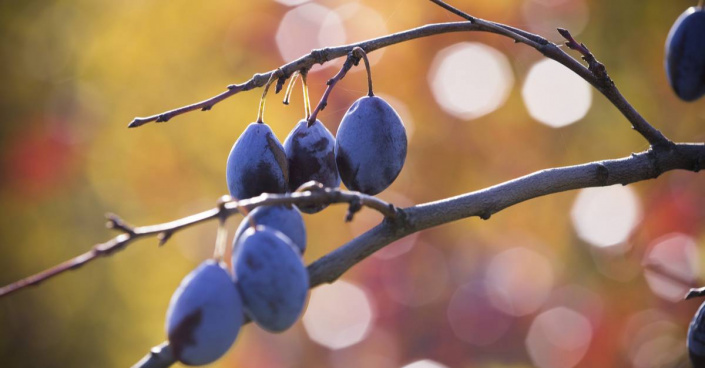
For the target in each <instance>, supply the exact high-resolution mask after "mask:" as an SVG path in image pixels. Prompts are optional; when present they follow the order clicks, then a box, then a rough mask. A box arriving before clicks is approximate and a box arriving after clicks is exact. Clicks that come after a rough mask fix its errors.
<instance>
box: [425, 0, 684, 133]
mask: <svg viewBox="0 0 705 368" xmlns="http://www.w3.org/2000/svg"><path fill="white" fill-rule="evenodd" d="M430 1H431V2H433V3H435V4H437V5H439V6H440V7H442V8H444V9H446V10H448V11H450V12H451V13H453V14H456V15H458V16H460V17H462V18H465V19H467V20H469V21H470V22H471V23H472V24H477V25H478V26H480V27H481V29H480V30H483V31H488V32H494V33H498V34H501V35H504V36H507V37H509V38H512V39H514V41H516V42H522V43H525V44H527V45H529V46H531V47H533V48H535V49H536V50H538V51H539V52H541V53H542V54H544V56H546V57H548V58H550V59H553V60H555V61H557V62H559V63H561V64H563V65H564V66H565V67H567V68H568V69H570V70H572V71H573V72H575V73H576V74H578V75H579V76H580V77H582V78H583V79H585V80H586V81H587V82H588V83H590V84H591V85H592V86H593V87H595V88H596V89H597V90H598V91H600V93H602V94H603V95H604V96H605V97H607V99H608V100H610V102H611V103H612V104H613V105H614V106H615V107H617V109H618V110H619V111H620V112H621V113H622V115H624V117H626V118H627V120H629V122H630V123H631V124H632V127H633V128H634V130H636V131H637V132H638V133H639V134H641V135H642V136H643V137H644V138H645V139H646V140H647V141H648V142H649V144H650V145H652V146H666V147H668V146H671V145H672V144H673V143H672V142H671V141H670V140H669V139H668V138H666V137H665V136H664V135H663V134H662V133H661V132H660V131H659V130H657V129H656V128H654V127H653V126H652V125H651V124H649V122H647V121H646V119H644V117H643V116H641V114H639V112H637V111H636V109H634V107H632V105H631V104H629V102H628V101H627V100H626V99H625V98H624V96H622V93H621V92H619V90H618V89H617V86H616V85H615V84H614V82H613V81H612V80H611V79H610V78H609V76H608V75H607V70H606V68H605V66H604V65H603V64H602V63H600V62H598V61H597V59H595V57H594V56H593V55H592V53H591V52H590V50H588V48H587V47H585V45H584V44H582V43H578V42H577V41H575V39H573V37H572V36H571V35H570V32H568V31H567V30H565V29H563V28H559V29H558V32H559V33H560V34H561V35H562V36H563V37H564V38H565V39H566V40H568V42H566V46H568V47H569V48H570V49H573V50H576V51H578V52H580V53H581V55H582V57H583V60H585V61H586V62H587V63H588V67H587V68H585V67H584V66H583V65H582V64H580V63H578V62H577V61H576V60H575V59H573V58H572V57H571V56H570V55H568V54H566V53H565V52H563V50H561V49H560V48H558V47H557V46H556V45H555V44H554V43H551V42H548V41H546V40H545V39H542V38H541V37H538V36H536V35H532V34H530V33H529V32H526V31H523V30H520V29H518V28H514V27H509V26H506V25H504V24H500V23H496V22H489V21H486V20H483V19H480V18H476V17H473V16H471V15H469V14H467V13H465V12H463V11H461V10H459V9H457V8H455V7H453V6H451V5H449V4H447V3H445V2H443V1H441V0H430Z"/></svg>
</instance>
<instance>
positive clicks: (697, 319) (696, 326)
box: [687, 303, 705, 367]
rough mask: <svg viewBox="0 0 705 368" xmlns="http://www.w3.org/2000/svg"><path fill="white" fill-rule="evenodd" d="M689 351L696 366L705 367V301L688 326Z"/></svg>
mask: <svg viewBox="0 0 705 368" xmlns="http://www.w3.org/2000/svg"><path fill="white" fill-rule="evenodd" d="M687 345H688V352H689V354H690V360H691V361H692V362H693V366H694V367H705V303H703V304H701V305H700V308H698V311H697V312H695V316H693V320H692V321H691V322H690V326H689V327H688V342H687Z"/></svg>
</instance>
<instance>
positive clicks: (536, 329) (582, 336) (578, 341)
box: [526, 307, 592, 368]
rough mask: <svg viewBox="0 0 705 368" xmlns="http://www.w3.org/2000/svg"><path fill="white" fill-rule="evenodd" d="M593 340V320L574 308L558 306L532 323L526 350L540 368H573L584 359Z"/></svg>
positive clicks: (527, 337)
mask: <svg viewBox="0 0 705 368" xmlns="http://www.w3.org/2000/svg"><path fill="white" fill-rule="evenodd" d="M590 340H592V326H591V325H590V321H588V319H587V318H585V317H584V316H583V315H581V314H580V313H577V312H575V311H573V310H572V309H568V308H565V307H557V308H553V309H550V310H548V311H545V312H543V313H541V314H540V315H538V316H537V317H536V318H535V319H534V321H533V322H532V323H531V327H530V328H529V333H528V335H527V336H526V349H527V351H528V352H529V356H530V357H531V361H532V362H533V363H534V365H536V366H537V367H539V368H571V367H574V366H575V365H576V364H578V363H579V362H580V360H581V359H582V358H583V356H584V355H585V353H586V352H587V349H588V346H589V345H590Z"/></svg>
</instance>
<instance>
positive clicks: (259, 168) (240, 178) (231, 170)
mask: <svg viewBox="0 0 705 368" xmlns="http://www.w3.org/2000/svg"><path fill="white" fill-rule="evenodd" d="M225 176H226V180H227V183H228V189H229V190H230V195H232V196H233V197H235V198H237V199H246V198H252V197H256V196H258V195H260V194H262V193H285V192H286V190H287V185H288V182H289V167H288V163H287V159H286V154H285V153H284V147H282V145H281V143H279V140H278V139H277V137H276V136H275V135H274V133H273V132H272V129H270V128H269V126H268V125H266V124H264V123H251V124H250V125H249V126H248V127H247V129H245V131H244V132H242V134H241V135H240V137H239V138H238V139H237V141H235V144H234V145H233V148H232V150H230V155H229V156H228V163H227V166H226V171H225Z"/></svg>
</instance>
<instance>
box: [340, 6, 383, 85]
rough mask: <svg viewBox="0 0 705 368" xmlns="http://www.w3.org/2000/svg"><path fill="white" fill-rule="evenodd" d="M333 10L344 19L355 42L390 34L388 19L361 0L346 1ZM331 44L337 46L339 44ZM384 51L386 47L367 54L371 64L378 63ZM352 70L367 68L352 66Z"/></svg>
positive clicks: (347, 29)
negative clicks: (360, 0)
mask: <svg viewBox="0 0 705 368" xmlns="http://www.w3.org/2000/svg"><path fill="white" fill-rule="evenodd" d="M333 10H334V12H335V14H336V15H337V16H338V17H339V19H341V20H342V21H343V25H344V26H345V32H346V35H347V38H348V39H350V40H351V41H353V42H357V41H364V40H369V39H372V38H377V37H381V36H384V35H387V34H389V29H388V28H387V21H386V20H385V19H384V17H383V16H382V14H380V13H379V12H378V11H376V10H375V9H373V8H370V7H369V6H365V5H363V4H362V3H361V2H359V1H351V2H346V3H345V4H343V5H341V6H339V7H337V8H335V9H333ZM333 21H335V20H333ZM329 46H337V44H335V45H329ZM384 51H385V50H384V49H379V50H375V51H373V52H371V53H370V54H369V55H368V56H367V57H368V59H369V61H370V64H371V65H375V64H377V62H379V60H380V59H381V58H382V55H384ZM350 72H352V73H355V72H365V68H352V69H351V70H350Z"/></svg>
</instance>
